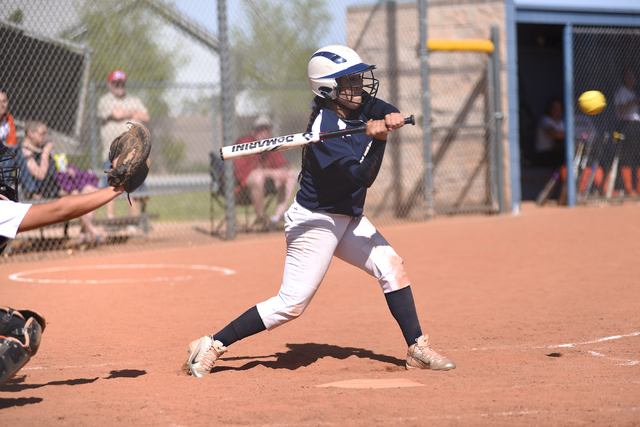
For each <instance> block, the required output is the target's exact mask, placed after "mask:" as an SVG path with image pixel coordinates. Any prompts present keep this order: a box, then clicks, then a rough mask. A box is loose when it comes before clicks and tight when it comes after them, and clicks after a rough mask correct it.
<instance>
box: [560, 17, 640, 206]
mask: <svg viewBox="0 0 640 427" xmlns="http://www.w3.org/2000/svg"><path fill="white" fill-rule="evenodd" d="M573 47H574V48H573V55H574V99H575V100H577V99H578V98H579V97H580V95H581V94H582V93H584V92H586V91H591V90H598V91H600V92H602V93H603V94H604V95H605V98H606V100H607V107H606V108H605V109H604V110H603V111H602V112H601V113H600V114H597V115H589V116H588V115H586V114H584V113H583V112H582V111H581V110H580V108H579V106H578V104H577V102H576V108H575V118H574V129H575V130H574V134H575V149H576V158H575V165H574V174H575V176H576V187H577V188H576V195H577V197H576V199H577V202H578V203H587V204H590V203H602V202H605V203H612V202H621V201H622V200H623V199H625V198H635V197H636V196H637V195H638V194H639V193H640V110H639V105H638V104H639V103H638V98H637V95H636V93H637V88H638V86H637V85H638V78H639V76H640V58H639V57H638V52H639V51H640V30H639V29H638V28H624V27H591V26H577V27H575V28H574V34H573Z"/></svg>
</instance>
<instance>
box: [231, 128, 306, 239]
mask: <svg viewBox="0 0 640 427" xmlns="http://www.w3.org/2000/svg"><path fill="white" fill-rule="evenodd" d="M270 137H271V120H270V119H269V117H268V116H265V115H263V116H260V117H258V118H257V119H256V120H255V121H254V122H253V128H252V129H251V132H250V133H249V135H246V136H244V137H242V138H240V139H238V140H237V141H236V144H243V143H246V142H251V141H258V140H263V139H267V138H270ZM235 170H236V177H237V179H238V183H239V185H240V186H241V187H245V186H246V187H247V189H248V190H249V195H250V197H251V203H252V204H253V207H254V209H255V212H256V222H255V224H256V226H257V227H258V229H259V230H261V231H264V230H270V229H274V228H275V225H276V224H277V223H279V222H280V221H281V220H282V215H284V213H285V211H286V210H287V209H288V207H289V205H290V203H291V199H292V197H293V192H294V190H295V186H296V174H295V172H294V171H292V170H291V169H290V168H289V162H288V161H287V159H286V158H285V157H284V155H282V153H280V152H278V151H276V152H273V153H265V154H261V155H256V156H249V157H243V158H239V159H236V160H235ZM269 179H271V180H273V182H274V184H275V187H276V189H277V191H278V205H277V206H276V210H275V212H274V214H273V215H272V216H271V217H270V218H266V217H265V211H264V199H265V184H266V182H267V180H269Z"/></svg>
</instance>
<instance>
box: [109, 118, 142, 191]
mask: <svg viewBox="0 0 640 427" xmlns="http://www.w3.org/2000/svg"><path fill="white" fill-rule="evenodd" d="M127 124H130V125H131V128H130V129H129V130H128V131H126V132H123V133H122V134H121V135H120V136H119V137H117V138H116V139H114V140H113V142H112V143H111V146H110V147H109V161H110V162H111V169H109V170H107V171H105V172H106V173H107V182H108V183H109V185H110V186H112V187H120V186H124V189H125V191H126V192H127V193H132V192H134V191H136V190H137V189H138V188H139V187H140V186H141V185H142V184H143V183H144V180H145V179H146V178H147V174H148V173H149V167H150V166H151V160H150V159H149V154H150V153H151V134H150V133H149V130H148V129H147V128H146V127H144V126H142V125H140V124H137V123H131V122H128V123H127Z"/></svg>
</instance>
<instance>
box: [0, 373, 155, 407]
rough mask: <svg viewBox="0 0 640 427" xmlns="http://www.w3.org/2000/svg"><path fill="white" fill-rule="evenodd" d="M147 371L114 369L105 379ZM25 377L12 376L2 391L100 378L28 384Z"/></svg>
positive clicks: (136, 374) (17, 390) (88, 381)
mask: <svg viewBox="0 0 640 427" xmlns="http://www.w3.org/2000/svg"><path fill="white" fill-rule="evenodd" d="M146 373H147V371H144V370H140V369H122V370H114V371H111V372H109V376H108V377H104V379H105V380H108V379H111V378H136V377H139V376H141V375H145V374H146ZM25 378H26V375H22V376H20V377H14V378H12V379H11V380H9V381H8V382H7V383H6V384H5V385H4V386H2V391H3V392H13V393H15V392H19V391H23V390H31V389H35V388H40V387H45V386H58V385H82V384H91V383H93V382H95V381H96V380H98V379H99V377H95V378H77V379H75V380H64V381H49V382H48V383H44V384H27V383H25ZM29 403H37V402H29Z"/></svg>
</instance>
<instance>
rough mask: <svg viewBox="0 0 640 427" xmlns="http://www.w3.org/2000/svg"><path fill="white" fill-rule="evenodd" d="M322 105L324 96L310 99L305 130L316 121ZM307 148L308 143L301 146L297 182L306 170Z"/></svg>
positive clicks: (309, 130) (309, 129) (309, 128)
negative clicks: (300, 166) (309, 110)
mask: <svg viewBox="0 0 640 427" xmlns="http://www.w3.org/2000/svg"><path fill="white" fill-rule="evenodd" d="M322 107H324V98H321V97H319V96H316V97H315V98H314V99H313V101H311V115H310V116H309V123H307V130H306V131H305V132H311V127H312V126H313V122H315V121H316V117H318V114H320V110H321V109H322ZM308 149H309V146H308V145H305V146H303V147H302V168H301V169H300V174H299V175H298V182H300V181H302V177H303V176H304V174H305V172H306V170H305V165H306V164H307V150H308Z"/></svg>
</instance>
